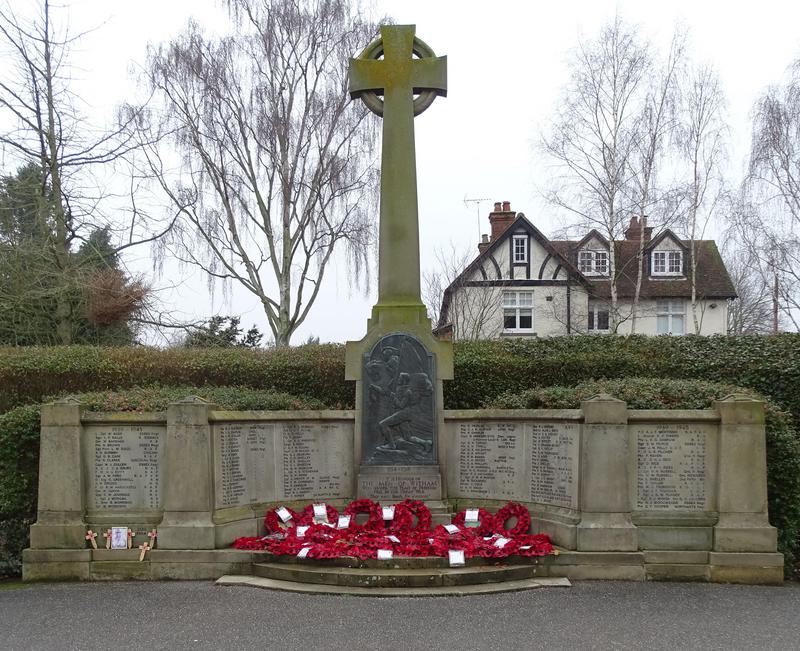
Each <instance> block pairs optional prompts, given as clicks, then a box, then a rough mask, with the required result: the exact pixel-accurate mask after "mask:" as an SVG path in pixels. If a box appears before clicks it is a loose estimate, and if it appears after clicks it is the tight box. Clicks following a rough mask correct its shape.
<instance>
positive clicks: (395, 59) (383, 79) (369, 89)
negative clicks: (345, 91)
mask: <svg viewBox="0 0 800 651" xmlns="http://www.w3.org/2000/svg"><path fill="white" fill-rule="evenodd" d="M414 31H415V26H414V25H384V26H382V27H381V37H380V38H379V39H377V40H376V41H373V42H372V43H370V45H368V46H367V48H366V49H365V50H364V52H362V53H361V55H360V56H359V57H358V58H357V59H350V97H351V98H352V99H356V98H361V100H363V102H364V103H365V104H366V105H367V107H368V108H369V109H370V110H371V111H372V112H373V113H376V114H377V115H379V116H380V117H382V118H383V150H382V152H381V210H380V240H379V263H378V305H414V306H416V305H421V303H422V301H421V298H420V282H419V215H418V212H417V162H416V154H415V150H414V117H415V116H417V115H419V114H420V113H422V112H423V111H424V110H425V109H426V108H428V107H429V106H430V105H431V104H432V103H433V100H434V99H436V96H437V95H442V96H444V95H446V94H447V57H437V56H436V55H435V54H434V53H433V50H431V48H429V47H428V46H427V45H426V44H425V43H423V42H422V41H421V40H420V39H418V38H416V37H415V36H414ZM414 55H416V57H417V58H414ZM381 56H382V57H383V58H382V59H381ZM379 95H382V96H383V99H381V98H380V97H379ZM414 95H417V97H416V98H415V97H414Z"/></svg>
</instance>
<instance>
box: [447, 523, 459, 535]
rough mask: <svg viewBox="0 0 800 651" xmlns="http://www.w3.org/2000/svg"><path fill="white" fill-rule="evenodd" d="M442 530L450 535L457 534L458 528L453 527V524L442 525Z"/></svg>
mask: <svg viewBox="0 0 800 651" xmlns="http://www.w3.org/2000/svg"><path fill="white" fill-rule="evenodd" d="M444 528H445V530H446V531H447V533H450V534H453V533H458V527H457V526H456V525H454V524H446V525H444Z"/></svg>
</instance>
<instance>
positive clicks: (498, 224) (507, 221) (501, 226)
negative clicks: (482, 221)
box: [489, 201, 517, 242]
mask: <svg viewBox="0 0 800 651" xmlns="http://www.w3.org/2000/svg"><path fill="white" fill-rule="evenodd" d="M516 216H517V213H515V212H514V211H513V210H511V202H510V201H503V202H502V203H501V202H499V201H496V202H495V204H494V210H493V211H492V212H490V213H489V223H490V224H491V225H492V237H491V240H490V242H495V241H496V240H497V238H498V237H500V235H502V233H503V231H505V230H506V229H507V228H508V227H509V226H511V224H512V222H513V221H514V219H515V218H516Z"/></svg>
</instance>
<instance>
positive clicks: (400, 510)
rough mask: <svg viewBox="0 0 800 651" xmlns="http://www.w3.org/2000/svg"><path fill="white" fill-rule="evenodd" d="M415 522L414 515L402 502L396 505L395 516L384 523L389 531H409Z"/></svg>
mask: <svg viewBox="0 0 800 651" xmlns="http://www.w3.org/2000/svg"><path fill="white" fill-rule="evenodd" d="M382 518H383V516H382V515H381V519H382ZM413 524H414V516H413V515H412V514H411V511H410V510H409V509H408V507H407V506H406V505H405V504H403V503H402V502H401V503H400V504H395V505H394V517H393V518H392V519H391V520H383V525H384V527H385V528H386V531H388V532H389V533H408V532H409V531H411V528H412V525H413Z"/></svg>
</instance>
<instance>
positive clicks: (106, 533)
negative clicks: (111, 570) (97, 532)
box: [103, 529, 111, 549]
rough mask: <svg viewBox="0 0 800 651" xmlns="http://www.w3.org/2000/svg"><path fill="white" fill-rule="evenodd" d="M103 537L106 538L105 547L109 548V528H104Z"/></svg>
mask: <svg viewBox="0 0 800 651" xmlns="http://www.w3.org/2000/svg"><path fill="white" fill-rule="evenodd" d="M103 538H105V539H106V549H111V529H106V530H105V532H104V533H103Z"/></svg>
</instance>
